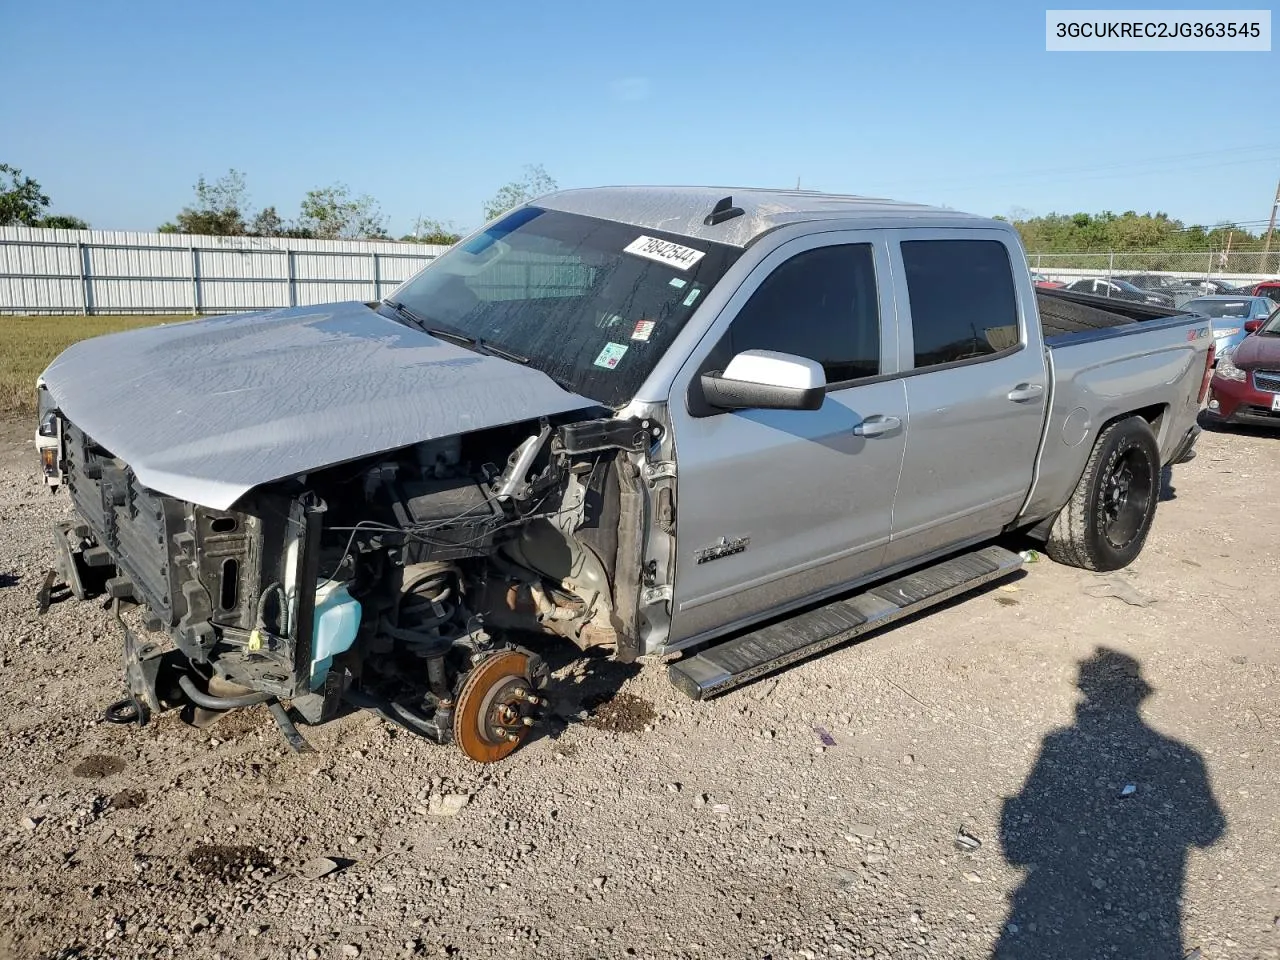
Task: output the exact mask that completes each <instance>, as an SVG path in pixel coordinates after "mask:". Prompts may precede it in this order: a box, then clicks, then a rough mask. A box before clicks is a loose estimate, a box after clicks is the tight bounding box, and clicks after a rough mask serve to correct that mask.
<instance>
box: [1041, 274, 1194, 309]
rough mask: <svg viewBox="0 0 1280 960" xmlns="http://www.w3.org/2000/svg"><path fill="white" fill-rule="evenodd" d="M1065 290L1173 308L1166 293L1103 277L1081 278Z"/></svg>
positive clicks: (1171, 300)
mask: <svg viewBox="0 0 1280 960" xmlns="http://www.w3.org/2000/svg"><path fill="white" fill-rule="evenodd" d="M1065 289H1067V290H1070V291H1072V292H1073V293H1091V294H1093V295H1094V296H1095V297H1107V298H1109V299H1112V300H1129V301H1132V302H1134V303H1150V304H1153V305H1155V306H1160V307H1172V306H1174V302H1173V297H1171V296H1169V295H1168V294H1167V293H1156V292H1155V291H1153V290H1143V289H1141V288H1140V287H1135V286H1134V285H1133V284H1132V283H1130V282H1129V281H1127V280H1119V279H1111V280H1108V279H1107V278H1105V277H1081V278H1080V279H1079V280H1073V281H1071V283H1068V284H1067V285H1066V287H1065Z"/></svg>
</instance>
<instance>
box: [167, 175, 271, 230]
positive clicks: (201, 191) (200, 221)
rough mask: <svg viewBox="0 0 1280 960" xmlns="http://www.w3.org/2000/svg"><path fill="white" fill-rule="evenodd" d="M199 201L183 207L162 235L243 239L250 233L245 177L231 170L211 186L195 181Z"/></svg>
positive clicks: (203, 180) (201, 178) (206, 181)
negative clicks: (173, 234) (185, 234)
mask: <svg viewBox="0 0 1280 960" xmlns="http://www.w3.org/2000/svg"><path fill="white" fill-rule="evenodd" d="M195 191H196V202H195V203H194V204H191V205H190V206H186V207H183V208H182V211H181V212H180V213H179V214H178V215H177V216H176V217H174V219H173V220H172V221H171V222H169V223H165V224H162V225H161V226H160V232H161V233H196V234H203V235H205V236H214V237H242V236H244V235H245V234H247V233H248V231H249V228H248V224H247V222H246V221H247V219H248V207H249V190H248V187H247V186H246V184H245V177H244V174H243V173H241V172H240V171H239V170H236V169H234V168H233V169H231V170H228V171H227V172H226V174H224V175H223V176H221V177H219V178H218V179H217V180H214V181H213V182H212V183H210V182H209V181H208V180H205V178H204V177H203V176H201V177H200V178H199V179H198V180H196V186H195Z"/></svg>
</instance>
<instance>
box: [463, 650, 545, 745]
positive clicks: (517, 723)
mask: <svg viewBox="0 0 1280 960" xmlns="http://www.w3.org/2000/svg"><path fill="white" fill-rule="evenodd" d="M542 672H543V671H542V662H541V661H540V660H539V659H538V658H537V657H535V656H533V655H532V654H530V653H528V652H526V651H523V650H505V651H503V652H501V653H499V654H496V655H495V656H492V657H489V658H488V659H486V660H485V661H483V662H482V663H480V664H479V665H478V666H477V667H475V668H474V669H472V671H471V673H470V674H468V676H467V679H466V681H465V682H464V683H463V685H462V690H461V692H460V693H459V694H458V702H457V706H456V707H455V709H454V714H453V736H454V739H455V740H456V741H457V743H458V746H459V747H460V748H461V750H462V752H463V753H465V754H466V755H467V756H468V757H470V758H471V759H472V760H475V761H477V762H479V763H493V762H494V761H497V760H501V759H503V758H504V757H506V756H508V755H509V754H510V753H511V752H512V751H514V750H515V749H516V747H518V746H519V745H520V744H521V742H523V740H524V738H525V737H526V736H527V735H528V733H529V731H530V730H531V729H533V728H534V727H535V726H537V725H538V724H539V723H540V722H541V720H542V709H543V708H545V707H546V705H547V701H546V699H545V698H544V697H542V696H539V695H538V693H537V692H535V691H536V689H537V687H538V685H539V683H540V682H541V680H542Z"/></svg>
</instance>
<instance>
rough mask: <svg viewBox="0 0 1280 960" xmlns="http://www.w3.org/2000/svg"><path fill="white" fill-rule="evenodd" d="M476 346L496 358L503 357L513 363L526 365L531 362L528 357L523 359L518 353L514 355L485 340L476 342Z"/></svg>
mask: <svg viewBox="0 0 1280 960" xmlns="http://www.w3.org/2000/svg"><path fill="white" fill-rule="evenodd" d="M476 346H477V347H479V348H480V349H481V350H483V351H484V352H485V353H491V354H493V355H494V356H495V357H501V358H502V359H503V360H510V361H511V362H512V363H519V364H526V363H528V362H529V358H528V357H522V356H520V354H518V353H512V352H511V351H510V350H506V349H504V348H503V347H495V346H494V345H493V344H492V343H489V342H488V341H485V340H476Z"/></svg>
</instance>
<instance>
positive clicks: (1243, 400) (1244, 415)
mask: <svg viewBox="0 0 1280 960" xmlns="http://www.w3.org/2000/svg"><path fill="white" fill-rule="evenodd" d="M1244 326H1245V330H1247V331H1248V336H1246V337H1245V338H1244V340H1243V341H1241V343H1240V345H1239V346H1238V347H1236V348H1235V349H1234V350H1232V351H1231V352H1230V353H1228V354H1226V355H1225V356H1221V357H1219V358H1218V365H1217V368H1216V369H1215V370H1214V372H1213V380H1211V381H1210V384H1209V405H1208V408H1207V409H1206V411H1205V412H1206V413H1207V414H1208V416H1209V418H1210V419H1211V420H1214V421H1217V422H1218V423H1224V424H1225V423H1252V424H1262V425H1264V426H1269V427H1280V307H1277V308H1276V309H1275V310H1273V311H1272V312H1271V316H1270V317H1269V318H1268V319H1266V320H1246V321H1245V325H1244Z"/></svg>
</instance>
